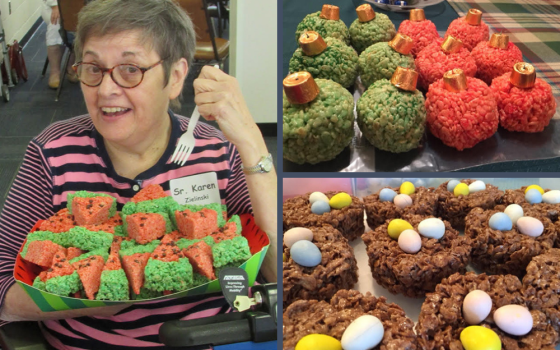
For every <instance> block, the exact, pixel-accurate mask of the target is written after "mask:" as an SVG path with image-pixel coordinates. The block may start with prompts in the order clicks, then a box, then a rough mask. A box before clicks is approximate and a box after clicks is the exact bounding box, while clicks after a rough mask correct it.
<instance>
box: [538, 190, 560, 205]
mask: <svg viewBox="0 0 560 350" xmlns="http://www.w3.org/2000/svg"><path fill="white" fill-rule="evenodd" d="M542 201H543V202H545V203H548V204H558V203H560V191H558V190H552V191H548V192H546V193H545V194H543V196H542Z"/></svg>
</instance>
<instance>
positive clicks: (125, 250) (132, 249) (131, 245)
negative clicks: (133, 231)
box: [119, 239, 161, 257]
mask: <svg viewBox="0 0 560 350" xmlns="http://www.w3.org/2000/svg"><path fill="white" fill-rule="evenodd" d="M160 243H161V241H160V240H159V239H154V240H153V241H151V242H148V243H146V244H139V243H136V241H135V240H133V239H132V240H130V241H122V243H121V250H119V254H120V256H121V257H123V256H129V255H134V254H136V253H142V254H143V253H152V252H153V251H154V250H156V248H157V246H158V245H159V244H160Z"/></svg>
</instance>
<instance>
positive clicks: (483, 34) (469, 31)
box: [444, 17, 490, 51]
mask: <svg viewBox="0 0 560 350" xmlns="http://www.w3.org/2000/svg"><path fill="white" fill-rule="evenodd" d="M448 35H451V36H452V37H454V38H456V39H459V40H461V41H462V42H463V44H464V45H465V47H466V48H467V50H469V51H472V49H474V48H475V46H476V45H478V43H479V42H481V41H488V37H489V36H490V30H489V29H488V25H487V24H486V23H484V21H481V22H480V25H478V26H473V25H470V24H468V23H467V22H466V21H465V17H461V18H457V19H455V20H453V22H451V24H449V27H448V28H447V32H445V36H444V37H447V36H448Z"/></svg>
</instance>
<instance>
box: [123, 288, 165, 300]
mask: <svg viewBox="0 0 560 350" xmlns="http://www.w3.org/2000/svg"><path fill="white" fill-rule="evenodd" d="M162 295H163V291H161V292H158V291H157V290H150V289H146V288H144V287H142V288H140V294H135V293H134V292H131V298H130V299H132V300H144V299H153V298H158V297H161V296H162Z"/></svg>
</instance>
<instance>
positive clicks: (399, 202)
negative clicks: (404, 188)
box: [393, 194, 412, 209]
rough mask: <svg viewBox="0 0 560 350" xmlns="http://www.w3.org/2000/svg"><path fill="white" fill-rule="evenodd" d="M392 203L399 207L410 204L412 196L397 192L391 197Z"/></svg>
mask: <svg viewBox="0 0 560 350" xmlns="http://www.w3.org/2000/svg"><path fill="white" fill-rule="evenodd" d="M393 203H395V205H396V206H397V207H399V208H401V209H403V208H406V207H408V206H409V205H412V198H410V196H409V195H408V194H398V195H396V196H395V198H394V199H393Z"/></svg>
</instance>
